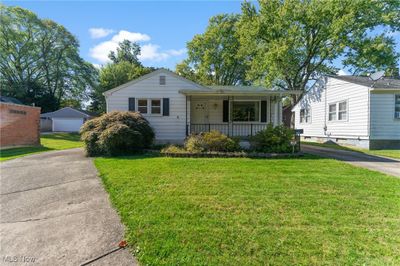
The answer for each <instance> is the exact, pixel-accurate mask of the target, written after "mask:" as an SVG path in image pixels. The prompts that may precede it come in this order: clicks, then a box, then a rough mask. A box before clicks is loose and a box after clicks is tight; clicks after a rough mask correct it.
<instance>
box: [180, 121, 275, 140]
mask: <svg viewBox="0 0 400 266" xmlns="http://www.w3.org/2000/svg"><path fill="white" fill-rule="evenodd" d="M267 125H268V123H246V124H241V123H232V122H231V123H221V124H211V123H210V124H194V123H191V124H188V125H187V127H188V129H187V132H188V133H189V134H198V133H201V132H209V131H212V130H217V131H219V132H221V133H223V134H225V135H227V136H230V137H250V136H254V135H255V134H256V133H257V132H258V131H260V130H263V129H265V128H266V127H267Z"/></svg>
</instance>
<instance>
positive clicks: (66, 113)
mask: <svg viewBox="0 0 400 266" xmlns="http://www.w3.org/2000/svg"><path fill="white" fill-rule="evenodd" d="M92 116H93V115H90V114H89V113H87V112H85V111H81V110H78V109H75V108H72V107H64V108H61V109H59V110H57V111H54V112H49V113H43V114H41V115H40V117H54V118H89V117H92Z"/></svg>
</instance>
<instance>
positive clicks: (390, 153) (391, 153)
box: [301, 141, 400, 159]
mask: <svg viewBox="0 0 400 266" xmlns="http://www.w3.org/2000/svg"><path fill="white" fill-rule="evenodd" d="M301 143H303V144H307V145H313V146H318V147H325V148H332V149H338V150H347V151H356V152H361V153H366V154H370V155H377V156H384V157H390V158H394V159H400V150H367V149H362V148H357V147H350V146H342V145H338V144H335V143H318V142H303V141H302V142H301Z"/></svg>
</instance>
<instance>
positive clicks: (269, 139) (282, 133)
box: [251, 124, 294, 153]
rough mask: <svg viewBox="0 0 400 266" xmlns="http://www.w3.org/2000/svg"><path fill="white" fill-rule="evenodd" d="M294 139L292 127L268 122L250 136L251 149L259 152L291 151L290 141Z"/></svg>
mask: <svg viewBox="0 0 400 266" xmlns="http://www.w3.org/2000/svg"><path fill="white" fill-rule="evenodd" d="M293 139H294V132H293V130H292V129H290V128H287V127H285V126H283V125H279V126H275V127H274V126H273V125H272V124H268V126H267V128H266V129H264V130H261V131H259V132H257V134H256V135H254V136H253V137H252V138H251V146H252V149H254V150H256V151H260V152H284V153H289V152H292V150H293V147H292V145H291V143H290V142H291V141H292V140H293Z"/></svg>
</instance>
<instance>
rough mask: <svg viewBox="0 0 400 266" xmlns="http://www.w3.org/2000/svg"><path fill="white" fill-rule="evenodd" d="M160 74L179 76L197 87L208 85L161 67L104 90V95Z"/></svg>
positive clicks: (178, 77) (201, 87) (202, 87)
mask: <svg viewBox="0 0 400 266" xmlns="http://www.w3.org/2000/svg"><path fill="white" fill-rule="evenodd" d="M159 74H165V75H167V76H171V77H174V78H177V79H179V80H182V81H183V82H186V83H188V84H191V85H194V86H195V87H197V88H199V89H204V88H206V87H204V86H202V85H200V84H197V83H195V82H193V81H191V80H188V79H186V78H184V77H181V76H179V75H178V74H176V73H174V72H172V71H170V70H167V69H164V68H161V69H158V70H155V71H153V72H150V73H148V74H146V75H143V76H141V77H139V78H137V79H134V80H131V81H128V82H127V83H124V84H122V85H120V86H118V87H116V88H114V89H111V90H108V91H105V92H103V95H104V96H108V95H111V94H112V93H113V92H116V91H119V90H121V89H124V88H126V87H129V86H132V85H134V84H136V83H138V82H140V81H143V80H145V79H149V78H151V77H154V76H156V75H159Z"/></svg>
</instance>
